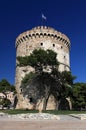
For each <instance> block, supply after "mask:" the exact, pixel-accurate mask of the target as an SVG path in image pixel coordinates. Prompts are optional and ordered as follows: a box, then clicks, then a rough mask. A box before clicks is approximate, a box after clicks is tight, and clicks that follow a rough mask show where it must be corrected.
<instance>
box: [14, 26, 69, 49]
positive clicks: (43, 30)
mask: <svg viewBox="0 0 86 130" xmlns="http://www.w3.org/2000/svg"><path fill="white" fill-rule="evenodd" d="M38 37H39V38H40V37H46V38H49V37H50V38H52V39H56V40H58V41H61V42H62V43H63V44H64V45H66V46H67V47H68V48H70V40H69V39H68V37H67V36H66V35H64V34H62V33H60V32H58V31H56V30H55V29H53V28H50V27H46V26H38V27H35V28H33V29H32V30H29V31H26V32H24V33H22V34H20V35H19V36H18V37H17V38H16V47H17V46H18V45H19V44H20V43H22V42H25V41H27V40H29V39H33V38H38Z"/></svg>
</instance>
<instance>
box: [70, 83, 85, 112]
mask: <svg viewBox="0 0 86 130" xmlns="http://www.w3.org/2000/svg"><path fill="white" fill-rule="evenodd" d="M72 103H73V109H76V110H81V109H86V83H75V84H74V85H73V97H72Z"/></svg>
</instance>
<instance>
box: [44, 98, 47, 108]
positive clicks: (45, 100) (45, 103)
mask: <svg viewBox="0 0 86 130" xmlns="http://www.w3.org/2000/svg"><path fill="white" fill-rule="evenodd" d="M46 106H47V99H46V98H44V103H43V110H46Z"/></svg>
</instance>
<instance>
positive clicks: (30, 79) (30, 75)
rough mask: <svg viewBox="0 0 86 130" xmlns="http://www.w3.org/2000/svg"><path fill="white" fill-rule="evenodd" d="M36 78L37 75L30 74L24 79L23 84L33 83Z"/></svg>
mask: <svg viewBox="0 0 86 130" xmlns="http://www.w3.org/2000/svg"><path fill="white" fill-rule="evenodd" d="M35 77H36V73H33V72H30V73H29V74H26V75H25V77H24V78H23V79H22V84H24V85H25V84H27V82H29V83H30V82H31V81H32V79H33V78H35Z"/></svg>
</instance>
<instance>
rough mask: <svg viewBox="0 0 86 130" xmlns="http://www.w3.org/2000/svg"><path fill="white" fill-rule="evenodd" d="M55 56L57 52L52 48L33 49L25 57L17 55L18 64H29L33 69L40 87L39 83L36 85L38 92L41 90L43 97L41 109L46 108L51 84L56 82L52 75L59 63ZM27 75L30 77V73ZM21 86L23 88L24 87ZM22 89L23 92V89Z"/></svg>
mask: <svg viewBox="0 0 86 130" xmlns="http://www.w3.org/2000/svg"><path fill="white" fill-rule="evenodd" d="M56 57H57V54H56V53H55V52H53V51H52V50H46V51H45V50H42V49H39V50H34V51H33V53H32V54H31V55H30V56H27V57H17V60H18V65H19V66H21V67H22V66H27V65H30V66H32V67H33V68H34V69H35V74H36V77H35V78H36V81H38V82H39V84H41V86H40V88H39V85H37V87H38V89H39V90H40V92H42V93H41V94H42V95H41V97H44V105H43V109H46V105H47V101H48V98H49V96H50V94H51V93H53V91H52V90H53V89H52V86H54V85H55V84H56V82H55V79H54V77H53V70H54V69H58V65H59V63H58V61H57V59H56ZM23 61H24V62H23ZM28 76H29V77H30V76H31V73H30V74H29V75H28ZM37 79H38V80H37ZM26 80H27V76H26V77H25V78H24V80H23V82H24V81H25V82H26ZM33 80H34V78H33ZM29 83H30V81H29ZM35 84H36V83H35ZM23 86H24V85H23ZM37 87H36V88H37ZM22 88H24V89H25V87H22ZM27 88H29V87H27ZM31 88H33V87H31ZM24 89H23V92H24V91H25V90H24Z"/></svg>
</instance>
